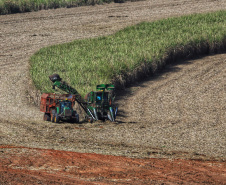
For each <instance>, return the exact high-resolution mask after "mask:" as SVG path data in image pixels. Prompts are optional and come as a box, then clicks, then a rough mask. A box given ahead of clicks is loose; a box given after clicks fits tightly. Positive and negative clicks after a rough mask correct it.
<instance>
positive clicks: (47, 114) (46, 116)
mask: <svg viewBox="0 0 226 185" xmlns="http://www.w3.org/2000/svg"><path fill="white" fill-rule="evenodd" d="M43 120H44V121H51V117H50V114H49V113H45V114H44V116H43Z"/></svg>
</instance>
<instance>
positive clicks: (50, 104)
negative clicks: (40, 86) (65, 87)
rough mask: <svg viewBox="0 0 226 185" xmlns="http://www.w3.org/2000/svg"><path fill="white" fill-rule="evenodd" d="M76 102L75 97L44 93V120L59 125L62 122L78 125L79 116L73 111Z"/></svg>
mask: <svg viewBox="0 0 226 185" xmlns="http://www.w3.org/2000/svg"><path fill="white" fill-rule="evenodd" d="M74 102H75V96H74V95H70V94H61V95H57V94H54V93H43V94H42V96H41V104H40V110H41V111H42V112H44V120H45V121H52V122H55V123H59V121H60V120H62V121H67V122H72V123H78V122H79V115H78V114H77V112H76V111H75V110H73V106H74Z"/></svg>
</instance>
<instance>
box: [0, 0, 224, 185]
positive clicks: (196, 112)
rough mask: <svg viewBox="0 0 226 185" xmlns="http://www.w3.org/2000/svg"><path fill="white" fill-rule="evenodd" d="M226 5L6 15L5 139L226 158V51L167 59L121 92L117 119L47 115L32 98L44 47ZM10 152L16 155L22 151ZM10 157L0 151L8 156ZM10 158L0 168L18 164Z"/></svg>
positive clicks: (0, 122)
mask: <svg viewBox="0 0 226 185" xmlns="http://www.w3.org/2000/svg"><path fill="white" fill-rule="evenodd" d="M221 9H224V10H225V9H226V2H225V1H223V0H218V1H213V0H199V1H188V0H177V1H175V0H172V1H168V0H158V1H154V0H153V1H142V2H133V3H131V2H128V3H123V4H114V3H112V4H106V5H98V6H89V7H77V8H70V9H56V10H43V11H40V12H32V13H25V14H14V15H2V16H0V18H1V19H0V47H1V50H0V104H1V106H0V144H6V145H8V144H12V145H18V146H26V147H33V148H48V149H56V150H67V151H75V152H85V153H93V152H94V153H99V154H108V155H121V156H129V157H139V158H140V157H141V158H150V157H152V158H153V157H154V158H162V157H164V158H170V159H175V158H183V159H188V158H189V159H203V160H210V159H215V160H219V161H222V160H224V159H225V156H226V149H225V146H226V132H225V128H226V127H225V126H226V125H225V124H226V117H225V115H226V114H225V112H226V111H225V110H226V107H225V105H226V99H225V98H226V95H225V79H226V78H225V74H226V61H225V59H226V55H225V54H221V55H216V56H209V57H203V58H199V59H197V60H193V61H186V62H185V61H182V62H181V63H179V64H175V65H171V66H167V67H166V68H165V70H164V71H163V72H162V73H159V74H156V76H154V77H152V78H149V79H146V81H145V82H142V83H139V84H137V85H134V86H132V87H131V88H129V89H126V90H125V91H121V92H120V91H119V94H118V100H117V103H118V104H119V117H118V118H117V120H118V122H117V124H112V123H109V122H106V123H101V122H96V123H94V124H88V123H82V124H77V125H73V124H68V123H65V124H57V125H56V124H52V123H48V122H43V121H42V114H41V113H40V111H39V109H38V107H35V106H32V105H30V104H29V103H28V97H27V90H28V88H27V87H30V86H29V85H28V84H29V75H28V67H29V57H30V56H31V55H32V54H33V53H34V52H36V51H37V50H39V49H40V48H42V47H45V46H49V45H52V44H58V43H64V42H69V41H72V40H74V39H82V38H89V37H97V36H101V35H108V34H112V33H114V32H115V31H117V30H120V29H122V28H124V27H126V26H129V25H133V24H136V23H139V22H141V21H153V20H158V19H162V18H166V17H172V16H180V15H186V14H191V13H201V12H211V11H216V10H221ZM4 150H6V149H4ZM7 151H12V153H11V154H10V155H9V156H11V155H13V153H14V152H16V151H17V150H16V149H15V151H14V150H7ZM18 152H19V154H18V156H17V157H19V158H20V157H22V153H20V152H22V151H19V150H18ZM9 153H10V152H9ZM75 155H77V154H75ZM81 155H82V154H81ZM4 156H5V154H4V152H3V153H0V160H1V161H4V160H2V159H4ZM100 158H101V156H100ZM26 160H27V159H26ZM46 160H49V158H47V159H46ZM156 160H157V159H156ZM164 160H165V159H164ZM164 160H162V159H161V160H160V161H164ZM185 163H186V162H185ZM2 164H4V165H2V167H0V169H7V168H6V166H9V165H10V164H8V163H7V162H6V163H2ZM167 164H168V162H166V163H165V165H166V166H167ZM65 165H66V164H65ZM50 168H52V167H50ZM163 169H164V167H163ZM223 169H225V165H224V166H223ZM3 171H4V173H3ZM3 171H2V173H1V174H0V175H3V176H2V178H3V180H4V178H7V173H5V170H3ZM220 171H221V172H222V173H223V171H222V169H221V170H220ZM21 172H22V171H21ZM19 173H20V172H19ZM188 173H190V172H188ZM217 173H219V172H217ZM4 174H5V175H6V176H5V175H4ZM8 175H9V177H10V176H11V175H12V176H13V173H12V174H11V172H9V173H8ZM17 175H18V174H17V172H16V171H15V177H16V176H17ZM184 175H185V174H184ZM25 176H26V175H25ZM34 176H35V175H34ZM34 176H33V177H34ZM19 177H21V174H19ZM67 177H68V176H67ZM224 177H225V176H224ZM168 181H170V182H171V180H168ZM141 182H143V181H141ZM182 182H183V181H182ZM184 182H186V181H184ZM199 182H201V181H199ZM202 182H203V181H202ZM214 182H215V183H217V181H214ZM143 183H144V182H143ZM194 183H195V181H194Z"/></svg>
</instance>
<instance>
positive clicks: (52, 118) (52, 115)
mask: <svg viewBox="0 0 226 185" xmlns="http://www.w3.org/2000/svg"><path fill="white" fill-rule="evenodd" d="M54 119H55V114H53V113H52V114H51V122H54Z"/></svg>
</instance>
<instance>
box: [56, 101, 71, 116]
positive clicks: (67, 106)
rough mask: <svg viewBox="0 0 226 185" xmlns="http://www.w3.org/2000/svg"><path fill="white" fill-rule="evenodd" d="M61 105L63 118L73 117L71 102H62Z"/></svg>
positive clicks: (60, 110) (60, 111) (60, 109)
mask: <svg viewBox="0 0 226 185" xmlns="http://www.w3.org/2000/svg"><path fill="white" fill-rule="evenodd" d="M59 104H60V106H59V114H62V115H63V116H72V112H73V109H72V103H71V102H70V101H67V100H66V101H60V102H59Z"/></svg>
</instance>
